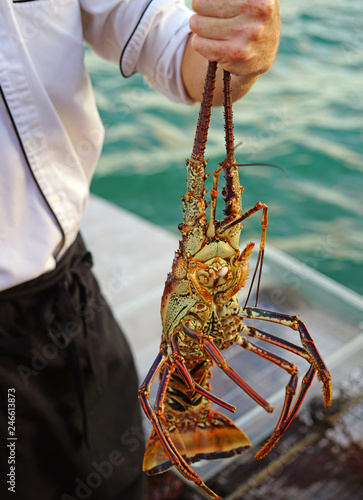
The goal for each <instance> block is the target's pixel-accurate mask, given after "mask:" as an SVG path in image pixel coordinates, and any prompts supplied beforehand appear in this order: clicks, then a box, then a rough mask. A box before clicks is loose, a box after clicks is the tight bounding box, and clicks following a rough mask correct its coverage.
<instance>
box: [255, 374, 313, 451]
mask: <svg viewBox="0 0 363 500" xmlns="http://www.w3.org/2000/svg"><path fill="white" fill-rule="evenodd" d="M315 373H316V370H315V368H314V366H310V368H309V370H308V371H307V372H306V374H305V376H304V378H303V381H302V383H301V388H300V392H299V394H298V397H297V400H296V402H295V404H294V407H293V409H292V410H291V412H290V413H289V415H288V416H287V417H286V418H285V419H283V416H284V414H285V413H286V411H284V410H285V408H283V411H282V413H281V417H280V419H279V421H278V423H277V425H276V427H275V430H274V431H273V433H272V435H271V437H270V438H269V440H268V441H267V442H266V443H265V444H264V446H263V447H262V448H261V449H260V450H259V451H258V452H257V453H256V455H255V458H263V457H264V456H265V455H267V453H269V451H270V450H271V449H272V448H273V447H274V446H275V444H276V443H277V442H278V440H279V439H280V437H281V436H282V435H283V433H284V432H285V431H286V429H287V428H288V427H289V425H290V424H291V422H292V421H293V420H294V418H295V416H296V413H297V412H298V410H299V408H300V406H301V403H302V402H303V400H304V398H305V395H306V393H307V391H308V389H309V387H310V386H311V383H312V381H313V379H314V376H315Z"/></svg>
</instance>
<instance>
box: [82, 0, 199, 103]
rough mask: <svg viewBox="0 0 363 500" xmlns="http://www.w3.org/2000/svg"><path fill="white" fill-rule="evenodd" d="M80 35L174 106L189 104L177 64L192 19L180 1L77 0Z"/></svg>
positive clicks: (100, 52)
mask: <svg viewBox="0 0 363 500" xmlns="http://www.w3.org/2000/svg"><path fill="white" fill-rule="evenodd" d="M80 4H81V9H82V24H83V36H84V40H85V42H86V43H87V44H88V45H89V46H90V47H91V48H92V50H94V51H95V52H96V53H97V54H98V55H100V56H101V57H103V58H104V59H107V60H109V61H112V62H115V63H118V64H119V65H120V69H121V73H122V74H123V76H125V77H129V76H131V75H132V74H133V73H135V72H138V73H141V74H143V75H144V77H145V79H146V81H147V82H148V83H149V85H150V86H151V87H153V88H155V89H156V90H158V91H159V92H161V93H163V94H164V95H166V96H167V97H168V98H169V99H171V100H173V101H175V102H184V103H189V102H191V100H190V99H189V97H188V96H187V94H186V92H185V88H184V84H183V81H182V76H181V62H182V58H183V54H184V48H185V44H186V41H187V39H188V36H189V34H190V30H189V18H190V16H191V14H192V11H190V10H189V9H188V8H187V7H186V6H185V4H184V0H80Z"/></svg>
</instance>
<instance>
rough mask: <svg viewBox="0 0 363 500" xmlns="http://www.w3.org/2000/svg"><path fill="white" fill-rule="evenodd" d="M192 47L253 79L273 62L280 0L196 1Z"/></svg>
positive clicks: (194, 3)
mask: <svg viewBox="0 0 363 500" xmlns="http://www.w3.org/2000/svg"><path fill="white" fill-rule="evenodd" d="M192 8H193V10H194V11H195V12H196V14H195V15H193V16H192V17H191V19H190V29H191V30H192V32H193V33H194V35H193V37H192V39H191V47H192V48H193V49H194V50H195V51H197V52H199V54H201V55H202V56H204V57H206V58H207V59H209V60H211V61H217V62H219V63H220V65H221V66H222V67H223V69H225V70H227V71H229V72H230V73H232V74H234V75H238V76H240V77H244V78H246V80H249V79H252V78H255V77H257V76H258V75H260V74H261V73H264V72H266V71H267V70H268V69H269V68H270V67H271V66H272V64H273V62H274V60H275V57H276V52H277V49H278V45H279V35H280V15H279V1H278V0H193V1H192Z"/></svg>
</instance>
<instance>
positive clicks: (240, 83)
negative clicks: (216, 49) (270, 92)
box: [182, 35, 258, 106]
mask: <svg viewBox="0 0 363 500" xmlns="http://www.w3.org/2000/svg"><path fill="white" fill-rule="evenodd" d="M191 36H192V35H191ZM191 36H190V37H189V40H188V42H187V46H186V49H185V52H184V58H183V64H182V75H183V81H184V85H185V89H186V91H187V93H188V95H189V97H190V98H191V99H192V100H193V101H196V102H199V101H200V100H201V97H202V93H203V87H204V80H205V75H206V72H207V66H208V59H206V58H205V57H203V56H201V55H200V54H199V53H198V52H196V51H195V50H194V49H193V48H192V46H191ZM222 71H223V70H222V67H221V66H218V68H217V77H216V89H215V93H214V101H213V104H214V106H221V105H222V104H223V89H222V85H223V80H222ZM257 78H258V75H248V76H237V75H232V78H231V84H232V98H233V100H234V101H237V100H238V99H240V98H241V97H243V96H244V95H245V94H247V92H248V91H249V90H250V88H251V87H252V85H253V83H254V82H255V81H256V80H257Z"/></svg>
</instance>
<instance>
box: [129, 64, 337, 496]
mask: <svg viewBox="0 0 363 500" xmlns="http://www.w3.org/2000/svg"><path fill="white" fill-rule="evenodd" d="M216 67H217V63H215V62H210V63H209V66H208V71H207V77H206V82H205V88H204V93H203V97H202V102H201V107H200V112H199V118H198V124H197V130H196V135H195V139H194V146H193V152H192V155H191V159H190V160H189V161H188V160H187V173H188V178H187V193H186V195H185V196H184V197H182V200H183V223H182V224H180V225H179V229H180V232H181V235H182V239H181V241H180V244H179V249H178V250H177V252H176V253H175V258H174V261H173V266H172V272H171V273H169V274H168V276H167V280H166V283H165V289H164V293H163V297H162V304H161V316H162V325H163V333H162V340H161V347H160V352H159V354H158V355H157V357H156V359H155V361H154V363H153V365H152V367H151V368H150V370H149V372H148V374H147V376H146V378H145V380H144V382H143V383H142V385H141V387H140V390H139V398H140V401H141V405H142V407H143V410H144V411H145V413H146V415H147V417H148V418H149V420H150V421H151V423H152V425H153V429H152V432H151V434H150V437H149V440H148V442H147V445H146V452H145V457H144V464H143V468H144V470H146V471H147V473H148V474H150V475H153V474H158V473H161V472H164V471H166V470H168V469H169V468H170V467H171V466H173V465H174V466H175V467H176V468H177V470H178V471H179V472H180V473H181V474H182V475H183V476H184V477H186V478H187V479H189V480H191V481H193V482H194V483H196V484H197V485H198V486H200V487H201V488H202V489H203V490H204V491H205V492H207V493H208V494H209V495H210V497H212V498H220V497H219V496H218V495H217V494H216V493H214V492H213V491H212V490H211V489H209V488H208V486H207V485H206V484H205V483H204V482H203V481H202V479H201V478H200V477H199V475H198V474H196V473H195V472H194V471H193V469H192V468H191V467H190V465H189V464H190V463H193V462H197V461H198V460H202V459H207V460H211V459H216V458H224V457H231V456H233V455H236V454H240V453H242V452H243V451H244V450H246V449H248V448H250V446H251V443H250V441H249V439H248V438H247V436H246V435H245V434H244V433H243V432H242V431H241V430H240V429H239V428H238V427H237V426H236V425H235V424H234V423H233V421H232V420H230V419H229V418H227V417H226V416H225V415H223V414H221V413H219V412H217V411H215V410H214V409H213V408H212V407H211V406H210V405H211V402H214V403H216V404H217V405H220V406H222V407H223V408H226V409H228V410H230V411H232V412H233V411H234V410H235V407H234V406H233V405H231V404H229V403H227V402H225V401H223V400H222V399H220V398H218V397H217V396H216V395H214V394H213V393H212V392H211V386H210V383H209V379H210V378H211V373H210V368H211V366H212V365H213V364H215V365H217V366H218V367H219V368H220V369H221V370H223V371H224V373H225V374H226V375H227V376H228V377H230V378H231V379H232V380H233V381H234V382H235V383H236V384H237V385H238V386H239V387H240V388H241V389H242V390H243V391H245V392H246V394H248V395H249V396H250V397H251V398H252V399H254V400H255V401H256V403H258V404H259V405H261V406H262V407H263V408H264V409H265V410H266V411H267V412H272V411H273V407H271V406H270V405H269V403H268V402H267V401H265V400H264V399H263V398H262V397H261V396H260V395H259V394H257V393H256V392H255V391H254V390H253V389H252V388H251V387H250V386H249V385H248V384H247V383H246V382H244V380H243V379H242V378H241V377H240V376H239V375H238V374H237V373H236V371H234V370H233V369H232V368H231V367H230V366H229V365H228V363H227V362H226V360H225V358H224V357H223V355H222V354H221V351H222V350H223V349H227V348H228V347H230V346H231V345H232V344H234V343H235V344H238V345H239V346H241V347H243V348H244V349H248V350H250V351H252V352H253V353H255V354H257V355H258V356H261V357H263V358H264V359H266V360H268V361H270V362H272V363H274V364H276V365H277V366H280V367H281V368H282V369H284V370H286V372H287V373H288V374H289V375H290V380H289V382H288V384H287V386H286V395H285V400H284V405H283V408H282V412H281V415H280V418H279V420H278V422H277V425H276V427H275V430H274V432H273V433H272V435H271V437H270V438H269V440H268V441H267V443H266V444H265V445H264V446H263V447H262V448H261V449H260V451H259V452H258V453H257V455H256V458H262V457H263V456H264V455H266V454H267V453H268V452H269V451H270V450H271V448H272V447H273V446H274V445H275V444H276V443H277V441H278V440H279V439H280V437H281V435H282V434H283V433H284V432H285V430H286V429H287V427H288V426H289V425H290V423H291V421H292V420H293V419H294V417H295V415H296V413H297V411H298V409H299V407H300V405H301V403H302V401H303V399H304V397H305V394H306V392H307V390H308V389H309V387H310V385H311V383H312V380H313V378H314V375H315V373H316V372H317V374H318V378H319V379H320V380H321V382H322V383H323V394H324V399H325V405H326V406H327V407H328V406H329V405H330V404H331V400H332V386H331V376H330V373H329V371H328V369H327V367H326V366H325V364H324V361H323V360H322V358H321V356H320V354H319V352H318V350H317V348H316V346H315V343H314V341H313V339H312V337H311V335H310V333H309V332H308V330H307V328H306V326H305V324H304V323H303V322H302V321H301V320H300V319H299V317H298V316H290V315H287V314H284V313H279V312H273V311H268V310H264V309H261V308H258V307H257V300H256V306H255V307H247V305H245V306H244V307H241V306H240V305H239V304H238V301H237V296H238V292H239V290H240V289H241V288H242V287H243V286H244V284H245V281H246V278H247V275H248V270H249V264H248V261H249V257H250V255H251V253H252V250H253V247H254V243H248V244H247V245H246V247H245V248H244V249H243V250H241V251H240V250H239V239H240V233H241V229H242V224H241V223H242V222H243V221H244V220H246V219H247V218H248V217H250V216H251V215H252V214H254V213H256V212H257V211H260V210H262V221H261V227H262V237H261V242H260V248H259V254H258V259H257V264H256V267H255V271H254V276H253V278H252V283H253V281H254V277H255V276H256V272H257V269H258V267H259V278H258V281H259V279H260V275H261V269H262V262H263V255H264V248H265V237H266V228H267V211H268V208H267V205H265V204H263V203H261V202H258V203H257V204H256V205H255V206H254V207H253V208H251V209H250V210H248V211H246V212H245V213H242V204H241V192H242V190H243V188H241V186H240V183H239V174H238V164H237V163H236V160H235V154H234V149H235V147H234V137H233V120H232V103H231V89H230V74H229V73H228V72H226V71H224V77H223V80H224V83H223V92H224V117H225V142H226V157H225V160H224V161H223V162H222V163H221V164H220V168H218V169H217V170H215V171H214V174H213V187H212V189H211V192H210V196H211V202H210V206H211V208H210V217H209V221H208V220H207V217H206V208H207V206H208V205H209V203H207V202H206V200H205V194H206V192H207V191H206V190H205V186H204V184H205V180H206V178H207V175H206V174H205V168H206V165H207V162H206V161H205V160H204V151H205V147H206V141H207V132H208V128H209V121H210V114H211V106H212V101H213V93H214V86H215V78H216V76H215V75H216ZM222 170H224V174H225V187H224V190H223V196H224V200H225V209H224V215H225V218H224V220H222V221H218V220H216V219H215V215H216V204H217V195H218V179H219V174H220V172H221V171H222ZM251 287H252V284H251ZM250 290H251V289H250ZM244 319H256V320H262V321H269V322H273V323H279V324H281V325H285V326H288V327H290V328H291V329H292V330H295V331H296V332H298V334H299V336H300V341H301V344H302V347H299V346H296V345H294V344H292V343H290V342H288V341H286V340H282V339H280V338H278V337H276V336H274V335H271V334H269V333H267V332H265V331H263V330H261V329H259V328H256V327H254V326H247V325H245V324H244V323H243V320H244ZM251 337H254V338H257V339H262V340H263V341H265V342H267V343H271V344H273V345H275V346H279V347H281V348H283V349H285V350H287V351H290V352H292V353H294V354H296V355H298V356H301V357H302V358H304V359H305V360H306V361H307V362H308V363H309V364H310V367H309V369H308V371H307V373H306V374H305V377H304V378H303V380H302V383H301V387H300V390H299V392H298V394H297V396H296V399H295V400H294V398H295V395H296V390H297V384H298V371H297V368H296V365H295V363H291V362H290V361H287V360H285V359H284V358H282V357H280V356H277V355H276V354H273V353H271V352H269V351H268V350H266V349H264V348H263V347H261V346H260V345H256V344H254V343H253V342H251V341H250V338H251ZM157 374H159V377H160V380H159V388H158V392H157V395H156V400H155V404H154V407H152V405H151V403H150V399H149V394H150V389H151V386H152V384H153V382H154V380H155V378H156V376H157ZM293 400H294V403H293Z"/></svg>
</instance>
